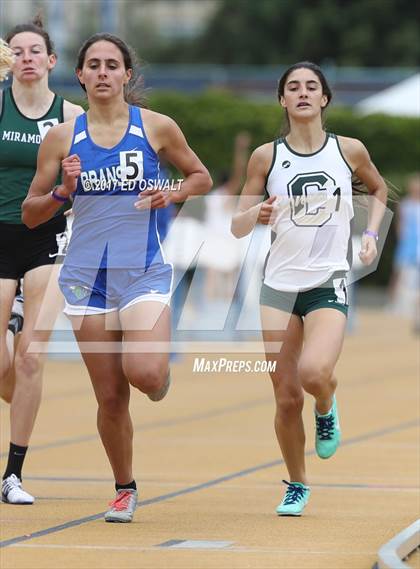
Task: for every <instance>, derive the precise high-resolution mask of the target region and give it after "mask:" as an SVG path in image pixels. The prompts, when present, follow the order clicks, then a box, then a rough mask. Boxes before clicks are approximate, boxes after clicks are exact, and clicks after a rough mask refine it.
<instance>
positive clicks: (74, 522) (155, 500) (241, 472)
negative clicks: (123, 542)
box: [0, 420, 418, 548]
mask: <svg viewBox="0 0 420 569" xmlns="http://www.w3.org/2000/svg"><path fill="white" fill-rule="evenodd" d="M417 425H418V421H417V420H413V421H406V422H404V423H400V424H399V425H395V426H394V427H387V428H385V429H380V430H379V431H372V432H370V433H365V434H364V435H359V436H357V437H353V438H350V439H347V440H345V441H343V442H342V443H341V445H342V446H349V445H353V444H357V443H360V442H365V441H368V440H370V439H375V438H377V437H382V436H384V435H388V434H392V433H397V432H399V431H404V430H406V429H410V428H412V427H415V426H417ZM314 454H315V450H311V451H308V452H307V453H305V455H306V456H313V455H314ZM281 464H284V460H282V459H280V460H273V461H271V462H266V463H264V464H259V465H257V466H253V467H251V468H246V469H245V470H239V471H238V472H234V473H232V474H227V475H226V476H221V477H219V478H215V479H213V480H208V481H207V482H203V483H201V484H196V485H194V486H190V487H188V488H183V489H182V490H176V491H174V492H169V493H168V494H162V495H161V496H156V497H155V498H150V499H149V500H144V501H142V502H139V506H142V507H145V506H150V505H152V504H158V503H159V502H164V501H166V500H170V499H171V498H177V497H178V496H185V495H187V494H192V493H193V492H198V491H200V490H204V489H207V488H211V487H213V486H217V485H219V484H222V483H223V482H227V481H228V480H233V479H235V478H243V477H244V476H248V474H253V473H255V472H259V471H261V470H266V469H267V468H272V467H273V466H279V465H281ZM104 513H105V512H100V513H99V514H93V515H92V516H86V517H84V518H79V519H78V520H72V521H70V522H66V523H64V524H60V525H58V526H53V527H50V528H46V529H43V530H40V531H36V532H34V533H32V534H30V535H21V536H18V537H13V538H11V539H7V540H4V541H1V542H0V548H2V547H8V546H10V545H14V544H16V543H20V542H22V541H29V540H30V539H35V538H37V537H42V536H44V535H48V534H51V533H57V532H59V531H62V530H65V529H69V528H72V527H76V526H80V525H82V524H86V523H89V522H92V521H95V520H98V519H100V518H102V517H103V515H104Z"/></svg>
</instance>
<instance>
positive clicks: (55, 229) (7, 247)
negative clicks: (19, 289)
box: [0, 215, 67, 280]
mask: <svg viewBox="0 0 420 569" xmlns="http://www.w3.org/2000/svg"><path fill="white" fill-rule="evenodd" d="M66 245H67V233H66V218H65V217H64V215H57V216H56V217H54V218H53V219H51V220H50V221H48V222H47V223H43V224H42V225H40V226H39V227H35V228H34V229H29V228H28V227H26V225H23V224H14V223H2V222H0V279H15V280H19V279H21V278H22V277H23V276H24V274H25V273H27V272H28V271H31V270H32V269H36V268H37V267H42V266H43V265H53V264H54V263H55V262H56V261H60V260H61V259H62V256H63V254H64V251H65V248H66Z"/></svg>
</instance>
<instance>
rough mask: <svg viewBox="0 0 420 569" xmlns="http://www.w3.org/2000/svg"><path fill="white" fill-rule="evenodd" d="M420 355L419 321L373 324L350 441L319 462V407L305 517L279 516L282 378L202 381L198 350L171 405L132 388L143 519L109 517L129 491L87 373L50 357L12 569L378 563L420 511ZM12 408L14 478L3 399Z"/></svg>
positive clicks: (344, 397) (15, 515) (355, 351)
mask: <svg viewBox="0 0 420 569" xmlns="http://www.w3.org/2000/svg"><path fill="white" fill-rule="evenodd" d="M417 347H418V343H417V339H416V338H415V337H414V336H412V335H411V333H410V327H409V325H408V323H406V322H404V321H400V320H395V319H393V318H392V317H390V316H389V315H384V314H381V313H378V312H364V313H362V314H361V315H360V318H359V326H358V330H357V334H354V335H352V336H348V337H347V339H346V342H345V346H344V351H343V355H342V357H341V360H340V362H339V365H338V368H337V375H338V378H339V390H338V403H339V407H340V415H341V423H342V429H343V445H342V447H341V448H340V450H339V452H338V453H337V455H336V456H335V457H333V458H332V459H330V460H328V461H321V460H320V459H318V458H317V457H316V456H315V454H314V451H313V439H314V435H313V417H312V402H311V400H310V398H307V400H306V405H305V414H304V416H305V425H306V430H307V470H308V474H309V478H310V482H311V486H312V496H311V499H310V502H309V504H308V506H307V508H306V510H305V515H304V517H302V518H300V519H293V518H277V517H276V516H275V514H274V509H275V506H276V505H277V503H278V502H279V500H280V499H281V496H282V494H283V487H282V484H281V480H282V478H287V473H286V470H285V467H284V463H283V461H282V459H281V456H280V453H279V451H278V448H277V444H276V441H275V437H274V432H273V426H272V425H273V413H274V403H273V397H272V390H271V385H270V381H269V379H268V377H267V376H266V375H265V374H253V373H252V374H234V373H230V374H226V373H225V374H216V373H208V374H199V373H193V371H192V370H193V359H194V356H192V357H188V356H186V357H184V358H183V359H182V361H180V362H179V363H175V364H173V366H172V375H173V385H172V388H171V391H170V393H169V395H168V397H167V398H166V399H165V400H164V401H163V402H161V403H159V404H153V403H151V402H150V401H149V400H148V399H146V398H145V397H144V396H142V395H140V394H139V393H135V392H133V393H132V402H131V410H132V416H133V422H134V427H135V459H134V468H135V473H136V479H137V482H138V486H139V488H140V507H139V508H138V510H137V512H136V516H135V521H134V523H132V524H126V525H118V524H106V523H104V522H103V519H102V516H103V512H104V511H105V510H106V507H107V503H108V501H109V500H110V499H112V498H113V481H112V476H111V472H110V468H109V466H108V463H107V460H106V457H105V454H104V451H103V449H102V446H101V444H100V442H99V439H98V436H97V434H96V425H95V421H96V417H95V415H96V406H95V402H94V398H93V393H92V390H91V387H90V384H89V380H88V376H87V373H86V371H85V369H84V367H83V365H82V364H81V363H79V362H58V361H49V362H48V363H47V366H46V373H45V389H44V400H43V403H42V406H41V411H40V416H39V420H38V422H37V425H36V430H35V433H34V437H33V441H32V450H31V451H30V454H29V455H28V458H27V462H26V464H25V471H24V474H25V487H26V488H27V489H28V490H29V491H31V492H33V493H34V494H35V495H36V496H37V501H36V503H35V505H34V506H30V507H13V506H10V505H7V504H2V505H1V506H0V521H1V531H0V566H1V568H2V569H9V568H31V569H35V568H56V567H65V568H72V569H76V568H85V567H89V566H90V567H95V568H111V567H121V568H137V567H138V568H140V567H141V568H142V569H147V568H150V569H152V568H153V569H155V568H156V569H162V568H166V567H168V568H171V569H176V568H183V569H201V568H203V569H204V568H212V569H213V568H217V569H221V568H238V569H239V568H240V569H243V568H248V567H249V568H262V567H264V568H274V567H275V568H278V567H284V568H289V567H290V568H302V569H306V568H315V567H319V568H321V567H328V566H329V567H333V568H335V569H341V568H343V569H344V568H351V569H359V568H360V569H362V568H370V567H372V565H373V563H374V562H375V559H376V552H377V550H378V549H379V547H380V546H381V545H382V544H383V543H385V542H386V541H388V540H389V539H390V538H391V537H392V536H393V535H395V534H396V533H398V532H399V531H400V530H401V529H403V528H404V527H406V526H407V525H409V524H410V523H411V522H412V521H413V520H414V519H415V518H416V517H418V503H419V498H418V488H417V486H418V480H419V470H418V464H419V461H418V427H417V425H418V423H417V420H418V395H419V384H418V373H419V362H418V350H417ZM222 356H224V357H226V356H227V357H231V358H233V359H237V358H245V359H247V358H246V357H245V356H244V355H243V354H242V355H239V356H237V355H234V354H231V355H229V354H222ZM209 357H210V358H212V359H213V358H216V357H217V356H216V355H214V354H210V355H209ZM256 358H259V356H256V355H255V354H254V355H252V356H250V359H253V360H254V359H256ZM0 412H1V417H0V426H1V438H0V441H1V447H0V452H1V455H0V456H1V460H2V468H4V463H5V459H6V451H7V447H8V440H9V427H8V407H7V406H6V405H5V404H3V403H1V404H0ZM188 541H190V542H191V541H198V542H210V543H201V544H200V543H198V544H197V543H195V545H199V546H200V545H201V546H200V547H195V548H191V547H190V548H188V547H187V546H188V545H189V543H188ZM211 545H213V546H216V545H220V546H221V547H220V548H215V547H210V546H211Z"/></svg>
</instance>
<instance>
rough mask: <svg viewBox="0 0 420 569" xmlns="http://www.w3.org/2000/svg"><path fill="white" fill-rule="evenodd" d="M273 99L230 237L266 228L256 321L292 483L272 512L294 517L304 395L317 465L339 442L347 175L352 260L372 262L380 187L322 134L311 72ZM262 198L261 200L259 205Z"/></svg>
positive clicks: (300, 504)
mask: <svg viewBox="0 0 420 569" xmlns="http://www.w3.org/2000/svg"><path fill="white" fill-rule="evenodd" d="M278 98H279V101H280V104H281V106H282V107H283V108H284V109H285V112H286V117H287V121H288V127H289V128H288V132H287V134H286V135H285V136H284V137H283V138H280V139H278V140H276V141H274V143H273V142H271V143H267V144H264V145H263V146H260V147H259V148H257V149H256V150H255V151H254V153H253V155H252V156H251V159H250V161H249V165H248V175H247V180H246V184H245V187H244V190H243V193H242V196H241V198H240V203H239V212H238V213H236V214H235V216H234V218H233V223H232V231H233V233H234V234H235V235H236V237H242V236H244V235H246V234H248V233H249V232H250V231H251V230H252V229H253V227H254V225H255V223H262V224H265V225H267V224H270V225H272V229H273V234H272V235H273V239H272V244H271V248H270V252H269V256H268V258H267V261H266V267H265V274H264V282H263V285H262V289H261V295H260V305H261V321H262V329H263V338H264V343H265V351H266V357H267V359H269V360H272V361H274V362H275V363H276V368H275V371H274V372H272V373H271V379H272V382H273V387H274V394H275V400H276V416H275V429H276V434H277V438H278V442H279V445H280V448H281V451H282V454H283V457H284V460H285V463H286V466H287V469H288V472H289V477H290V481H291V482H286V484H287V490H286V493H285V496H284V498H283V501H282V502H281V504H279V506H278V507H277V513H278V515H292V516H299V515H301V513H302V510H303V508H304V506H305V505H306V503H307V501H308V498H309V494H310V489H309V487H308V485H307V477H306V470H305V432H304V427H303V421H302V409H303V399H304V397H303V395H304V391H306V392H307V393H310V394H311V395H312V396H313V397H314V399H315V424H316V451H317V454H318V456H319V457H321V458H329V457H330V456H332V455H333V454H334V452H335V451H336V449H337V447H338V445H339V443H340V437H341V435H340V426H339V421H338V413H337V404H336V401H335V396H334V393H335V389H336V385H337V381H336V379H335V377H334V368H335V365H336V363H337V360H338V357H339V355H340V352H341V348H342V345H343V339H344V330H345V325H346V315H347V306H348V305H347V292H346V279H345V276H346V272H347V271H348V270H349V263H348V261H347V256H348V251H349V241H350V221H351V219H352V217H353V204H352V175H353V174H355V175H356V176H357V177H358V178H359V179H360V180H361V181H362V182H363V184H364V185H365V186H366V188H367V191H368V192H369V194H370V196H371V198H370V201H371V204H370V206H371V207H370V208H369V210H370V211H369V222H368V226H367V228H366V230H365V232H364V235H363V239H362V247H361V251H360V253H359V256H360V259H361V261H362V262H363V263H364V264H367V265H368V264H370V263H372V261H373V260H374V258H375V257H376V255H377V249H376V239H377V237H378V231H379V226H380V223H381V220H382V217H383V214H384V211H385V204H386V199H387V186H386V184H385V182H384V180H383V178H382V177H381V176H380V174H379V173H378V171H377V169H376V168H375V166H374V165H373V163H372V162H371V160H370V157H369V154H368V152H367V150H366V148H365V147H364V145H363V144H362V143H361V142H360V141H359V140H356V139H352V138H346V137H342V136H336V135H334V134H328V133H327V132H325V131H324V129H323V125H322V113H323V111H324V109H325V108H326V107H327V105H328V104H329V102H330V100H331V91H330V88H329V86H328V84H327V82H326V80H325V77H324V75H323V73H322V71H321V70H320V68H319V67H318V66H317V65H315V64H313V63H310V62H302V63H297V64H295V65H293V66H292V67H290V68H289V69H288V70H287V71H286V72H285V73H284V75H283V76H282V77H281V79H280V81H279V90H278ZM264 190H265V191H266V196H265V197H266V198H267V199H265V201H264V202H263V203H262V204H261V195H262V194H263V192H264ZM374 198H375V199H374Z"/></svg>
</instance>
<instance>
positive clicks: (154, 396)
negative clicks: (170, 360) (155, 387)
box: [147, 372, 171, 401]
mask: <svg viewBox="0 0 420 569" xmlns="http://www.w3.org/2000/svg"><path fill="white" fill-rule="evenodd" d="M170 386H171V374H170V372H168V377H167V378H166V382H165V384H164V386H163V387H161V388H160V389H159V391H155V392H154V393H148V394H147V397H148V398H149V399H150V401H161V400H162V399H163V398H164V397H165V395H166V394H167V393H168V391H169V388H170Z"/></svg>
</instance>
